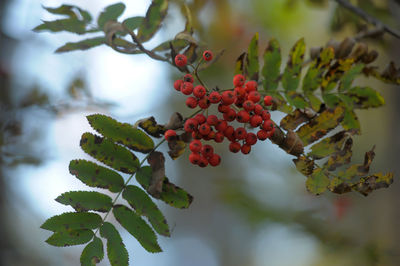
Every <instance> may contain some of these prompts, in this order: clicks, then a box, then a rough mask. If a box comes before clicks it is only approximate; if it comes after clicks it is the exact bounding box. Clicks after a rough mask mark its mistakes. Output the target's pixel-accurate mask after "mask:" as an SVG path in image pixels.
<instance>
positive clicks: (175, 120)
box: [164, 112, 183, 130]
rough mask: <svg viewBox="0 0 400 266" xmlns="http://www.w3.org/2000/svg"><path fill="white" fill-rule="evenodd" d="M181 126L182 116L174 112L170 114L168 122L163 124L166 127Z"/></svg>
mask: <svg viewBox="0 0 400 266" xmlns="http://www.w3.org/2000/svg"><path fill="white" fill-rule="evenodd" d="M182 126H183V116H182V115H181V114H180V113H178V112H175V113H173V114H172V115H171V117H170V119H169V121H168V123H167V124H166V125H165V126H164V127H165V128H166V129H174V130H175V129H179V128H182Z"/></svg>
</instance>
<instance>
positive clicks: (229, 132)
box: [224, 126, 235, 138]
mask: <svg viewBox="0 0 400 266" xmlns="http://www.w3.org/2000/svg"><path fill="white" fill-rule="evenodd" d="M234 134H235V129H234V128H233V126H228V127H227V128H226V129H225V130H224V135H225V137H227V138H230V137H234V136H233V135H234Z"/></svg>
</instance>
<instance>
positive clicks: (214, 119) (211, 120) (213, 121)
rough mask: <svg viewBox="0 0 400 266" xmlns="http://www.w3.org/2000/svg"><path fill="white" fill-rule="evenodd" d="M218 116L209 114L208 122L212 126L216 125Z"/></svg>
mask: <svg viewBox="0 0 400 266" xmlns="http://www.w3.org/2000/svg"><path fill="white" fill-rule="evenodd" d="M218 121H219V119H218V117H217V116H216V115H209V116H208V117H207V124H209V125H210V126H216V125H217V124H218Z"/></svg>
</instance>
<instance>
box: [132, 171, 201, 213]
mask: <svg viewBox="0 0 400 266" xmlns="http://www.w3.org/2000/svg"><path fill="white" fill-rule="evenodd" d="M151 177H152V169H151V167H150V166H144V167H142V168H140V169H139V170H138V172H137V173H136V180H137V181H138V182H139V184H140V185H141V186H142V187H143V188H144V189H145V190H147V189H148V188H149V186H150V182H151ZM160 199H161V200H162V201H164V202H165V203H167V204H169V205H171V206H172V207H175V208H180V209H184V208H188V207H189V206H190V204H191V203H192V201H193V196H192V195H190V194H189V193H187V192H186V191H185V190H183V189H182V188H180V187H178V186H176V185H174V184H172V183H170V182H169V180H168V178H165V179H164V181H163V187H162V192H161V195H160Z"/></svg>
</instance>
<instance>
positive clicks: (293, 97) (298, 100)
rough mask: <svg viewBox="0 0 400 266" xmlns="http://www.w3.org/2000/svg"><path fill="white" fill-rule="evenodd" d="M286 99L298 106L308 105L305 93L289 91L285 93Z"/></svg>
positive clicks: (304, 106)
mask: <svg viewBox="0 0 400 266" xmlns="http://www.w3.org/2000/svg"><path fill="white" fill-rule="evenodd" d="M285 97H286V100H287V101H288V103H289V104H290V105H293V106H294V107H296V108H299V109H304V108H306V107H307V106H308V104H307V102H306V100H305V99H304V97H303V95H301V94H300V93H297V92H295V91H289V92H287V93H285Z"/></svg>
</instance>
